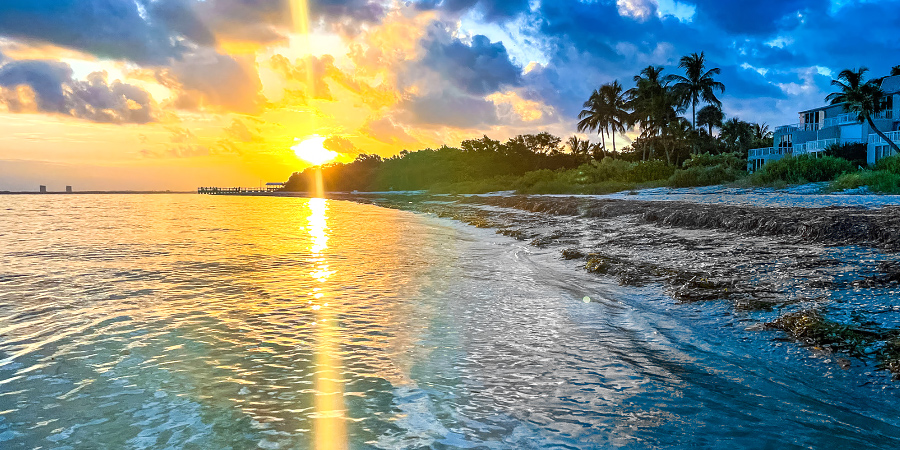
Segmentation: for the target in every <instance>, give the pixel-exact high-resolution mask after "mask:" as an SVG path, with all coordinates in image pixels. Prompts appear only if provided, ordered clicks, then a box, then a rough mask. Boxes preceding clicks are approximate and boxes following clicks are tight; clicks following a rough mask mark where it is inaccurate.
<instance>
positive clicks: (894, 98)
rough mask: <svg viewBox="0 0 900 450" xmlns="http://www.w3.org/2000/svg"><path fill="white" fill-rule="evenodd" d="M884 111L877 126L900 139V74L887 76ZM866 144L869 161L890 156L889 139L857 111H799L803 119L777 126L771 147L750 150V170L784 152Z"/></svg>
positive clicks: (829, 108)
mask: <svg viewBox="0 0 900 450" xmlns="http://www.w3.org/2000/svg"><path fill="white" fill-rule="evenodd" d="M881 90H882V91H884V93H885V96H884V101H885V105H884V110H883V111H882V112H881V113H879V114H878V115H877V116H875V117H872V121H873V122H875V126H876V127H878V129H879V130H881V131H882V132H884V134H886V135H887V136H888V138H890V139H891V140H893V141H894V142H898V141H900V131H898V130H900V122H898V119H900V76H893V77H887V78H884V79H883V80H882V81H881ZM847 143H865V144H866V146H867V151H866V154H867V157H866V159H867V161H868V163H869V164H875V162H876V161H878V160H879V159H881V158H884V157H885V156H890V155H891V148H890V146H888V144H887V142H885V141H884V140H883V139H881V137H880V136H878V135H877V134H875V132H874V131H873V130H872V129H871V127H869V124H868V123H866V122H863V123H859V122H858V121H857V120H856V114H855V113H848V112H846V111H844V107H843V105H842V104H838V105H828V106H823V107H821V108H815V109H810V110H807V111H801V112H800V122H799V123H796V124H792V125H783V126H780V127H777V128H775V132H774V142H773V145H772V147H766V148H754V149H750V151H749V154H748V156H747V170H748V171H749V172H753V171H755V170H758V169H759V168H760V167H762V166H763V165H764V164H766V163H767V162H769V161H775V160H778V159H781V158H782V157H784V155H794V156H798V155H810V156H813V157H817V156H819V155H823V154H824V152H825V149H826V148H828V147H829V146H830V145H834V144H847Z"/></svg>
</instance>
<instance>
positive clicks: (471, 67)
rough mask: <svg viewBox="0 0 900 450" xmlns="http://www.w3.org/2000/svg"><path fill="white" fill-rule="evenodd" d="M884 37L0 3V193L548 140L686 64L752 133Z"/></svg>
mask: <svg viewBox="0 0 900 450" xmlns="http://www.w3.org/2000/svg"><path fill="white" fill-rule="evenodd" d="M897 30H900V0H898V1H855V2H854V1H848V0H835V1H823V0H819V1H812V0H756V1H752V2H750V1H734V2H727V1H723V0H693V1H684V2H679V1H674V0H596V1H589V0H553V1H550V0H543V1H542V0H411V1H399V0H308V2H307V0H28V1H11V0H10V1H7V0H0V190H36V189H37V186H38V185H39V184H43V185H47V186H48V188H49V189H50V190H62V189H64V186H65V185H72V186H74V188H75V189H76V190H96V189H108V190H119V189H136V190H148V189H152V190H166V189H170V190H191V189H194V188H196V187H197V186H257V185H259V184H260V183H265V182H273V181H284V180H286V179H287V178H288V176H290V174H291V173H292V172H296V171H300V170H302V169H304V168H305V167H307V166H309V165H310V163H309V162H306V161H304V160H302V159H300V158H298V156H297V155H296V153H295V151H294V150H293V149H292V148H297V146H298V145H300V146H302V145H308V144H309V143H310V142H324V147H325V148H326V149H327V150H329V151H333V152H336V153H337V154H339V155H340V156H339V158H338V160H339V161H350V160H353V159H354V158H355V157H356V155H358V154H359V153H369V154H371V153H375V154H378V155H381V156H384V157H388V156H391V155H395V154H397V153H399V152H400V151H401V150H404V149H406V150H411V151H414V150H418V149H422V148H426V147H438V146H440V145H442V144H447V145H451V146H455V145H458V144H459V142H460V141H462V140H464V139H470V138H477V137H481V136H482V135H485V134H486V135H488V136H490V137H492V138H494V139H499V140H506V139H507V138H509V137H512V136H515V135H517V134H522V133H538V132H542V131H548V132H550V133H553V134H556V135H559V136H562V137H567V136H570V135H573V134H576V133H575V122H576V116H577V114H578V112H579V111H580V109H581V104H582V103H583V102H584V101H585V100H586V99H587V98H588V96H589V95H590V93H591V91H592V90H593V89H596V88H597V87H599V86H600V85H602V84H604V83H608V82H611V81H613V80H619V81H620V82H621V83H622V84H623V85H624V86H625V87H626V88H628V87H630V86H632V85H633V81H632V77H633V76H634V75H635V74H637V73H639V72H640V70H641V69H643V68H644V67H647V66H648V65H659V66H663V67H665V72H664V73H673V72H678V68H677V64H678V60H679V59H680V58H681V57H682V56H684V55H687V54H690V53H693V52H701V51H702V52H705V55H706V57H707V59H708V61H709V64H710V67H719V68H720V69H721V75H720V76H719V77H718V79H719V80H720V81H722V82H723V83H725V86H726V91H725V93H724V94H723V95H721V96H720V99H721V100H722V102H723V109H724V112H725V114H726V118H730V117H739V118H740V119H742V120H746V121H751V122H765V123H767V124H769V125H771V126H773V127H774V126H777V125H782V124H788V123H794V122H797V121H798V118H797V112H798V111H801V110H804V109H808V108H813V107H816V106H820V105H822V104H824V97H825V96H826V95H827V94H828V93H829V92H831V87H830V81H831V79H832V78H833V76H834V75H835V74H837V73H838V72H839V71H840V70H842V69H845V68H856V67H860V66H866V67H868V68H869V69H870V70H871V72H870V73H871V75H872V76H883V75H887V73H888V71H889V70H890V67H892V66H894V65H897V64H900V52H898V50H900V33H897ZM580 136H582V137H591V136H588V135H580ZM592 138H593V139H594V140H598V138H597V137H596V136H593V137H592ZM628 140H629V135H628V134H626V135H624V136H621V140H619V142H620V143H621V142H622V141H624V142H626V143H627V142H628ZM304 143H306V144H304Z"/></svg>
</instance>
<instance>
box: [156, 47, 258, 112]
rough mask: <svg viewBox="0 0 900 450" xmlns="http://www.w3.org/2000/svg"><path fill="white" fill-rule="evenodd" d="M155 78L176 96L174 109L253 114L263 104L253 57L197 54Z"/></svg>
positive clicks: (162, 71)
mask: <svg viewBox="0 0 900 450" xmlns="http://www.w3.org/2000/svg"><path fill="white" fill-rule="evenodd" d="M157 78H158V81H159V82H160V83H161V84H163V85H164V86H166V87H167V88H169V89H171V90H173V91H175V92H177V93H178V96H177V99H176V101H175V106H177V107H178V108H180V109H186V110H210V109H211V110H218V111H231V112H238V113H245V114H254V113H258V112H259V111H260V108H261V107H262V104H263V103H264V98H263V97H262V95H261V94H260V89H262V83H261V82H260V80H259V74H258V72H257V69H256V63H255V61H254V58H253V57H239V56H230V55H223V54H221V53H218V52H216V51H214V50H209V49H204V50H199V51H197V52H195V53H193V54H191V55H190V57H186V58H184V59H183V60H180V61H176V62H175V63H173V64H172V66H171V67H170V68H167V69H164V70H161V71H160V72H159V73H158V75H157Z"/></svg>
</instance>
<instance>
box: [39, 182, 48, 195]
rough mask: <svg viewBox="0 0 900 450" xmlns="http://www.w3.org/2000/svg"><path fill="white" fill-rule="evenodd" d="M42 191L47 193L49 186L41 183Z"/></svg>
mask: <svg viewBox="0 0 900 450" xmlns="http://www.w3.org/2000/svg"><path fill="white" fill-rule="evenodd" d="M40 191H41V194H46V193H47V186H44V185H43V184H42V185H41V188H40Z"/></svg>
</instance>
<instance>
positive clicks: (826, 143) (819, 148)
mask: <svg viewBox="0 0 900 450" xmlns="http://www.w3.org/2000/svg"><path fill="white" fill-rule="evenodd" d="M857 142H862V139H856V138H842V139H819V140H817V141H809V142H804V143H802V144H794V154H795V155H806V154H811V153H819V152H824V151H825V149H827V148H828V147H830V146H832V145H835V144H851V143H857Z"/></svg>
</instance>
